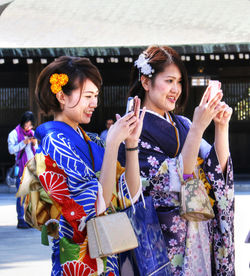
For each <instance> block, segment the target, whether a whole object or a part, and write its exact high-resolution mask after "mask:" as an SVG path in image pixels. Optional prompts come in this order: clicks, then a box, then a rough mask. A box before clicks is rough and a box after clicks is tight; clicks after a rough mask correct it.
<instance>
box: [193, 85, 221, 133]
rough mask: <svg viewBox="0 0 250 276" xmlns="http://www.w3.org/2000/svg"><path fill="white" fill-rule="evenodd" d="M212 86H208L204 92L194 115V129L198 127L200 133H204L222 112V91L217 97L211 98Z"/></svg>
mask: <svg viewBox="0 0 250 276" xmlns="http://www.w3.org/2000/svg"><path fill="white" fill-rule="evenodd" d="M210 94H211V86H208V87H207V89H206V91H205V92H204V94H203V96H202V99H201V102H200V104H199V106H197V107H196V108H195V111H194V115H193V123H192V125H193V127H194V126H197V127H198V128H199V129H200V131H202V132H204V131H205V129H206V128H207V127H208V126H209V124H210V123H211V121H212V120H213V119H214V118H215V117H216V115H217V114H218V113H219V112H220V111H221V110H220V108H221V106H220V101H221V99H222V96H223V94H222V91H221V90H219V91H218V93H217V94H216V96H215V97H213V98H212V99H209V98H210Z"/></svg>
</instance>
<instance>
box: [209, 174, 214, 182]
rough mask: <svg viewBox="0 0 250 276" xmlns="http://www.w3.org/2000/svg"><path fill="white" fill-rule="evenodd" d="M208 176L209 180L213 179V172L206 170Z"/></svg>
mask: <svg viewBox="0 0 250 276" xmlns="http://www.w3.org/2000/svg"><path fill="white" fill-rule="evenodd" d="M208 178H209V179H210V180H211V181H214V174H213V173H210V172H208Z"/></svg>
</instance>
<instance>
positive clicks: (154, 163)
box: [148, 155, 159, 168]
mask: <svg viewBox="0 0 250 276" xmlns="http://www.w3.org/2000/svg"><path fill="white" fill-rule="evenodd" d="M148 163H149V164H150V165H151V166H152V167H155V168H156V167H157V165H159V161H158V160H157V159H156V158H155V157H153V156H151V155H150V156H149V157H148Z"/></svg>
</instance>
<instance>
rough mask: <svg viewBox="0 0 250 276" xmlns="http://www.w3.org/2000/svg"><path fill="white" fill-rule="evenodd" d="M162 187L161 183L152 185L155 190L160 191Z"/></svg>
mask: <svg viewBox="0 0 250 276" xmlns="http://www.w3.org/2000/svg"><path fill="white" fill-rule="evenodd" d="M162 188H163V187H162V185H161V184H160V183H158V184H155V185H154V189H155V190H156V191H161V190H162Z"/></svg>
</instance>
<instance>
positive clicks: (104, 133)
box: [100, 119, 114, 141]
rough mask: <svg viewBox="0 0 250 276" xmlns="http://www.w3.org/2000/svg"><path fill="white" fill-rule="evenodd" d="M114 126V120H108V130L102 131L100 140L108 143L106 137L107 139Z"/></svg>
mask: <svg viewBox="0 0 250 276" xmlns="http://www.w3.org/2000/svg"><path fill="white" fill-rule="evenodd" d="M113 124H114V120H112V119H108V120H106V129H105V130H104V131H102V133H101V135H100V138H101V139H102V140H103V141H106V137H107V134H108V130H109V128H110V127H111V126H112V125H113Z"/></svg>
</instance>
